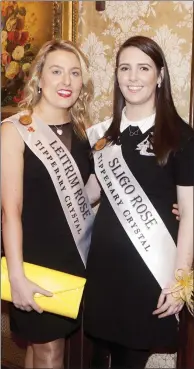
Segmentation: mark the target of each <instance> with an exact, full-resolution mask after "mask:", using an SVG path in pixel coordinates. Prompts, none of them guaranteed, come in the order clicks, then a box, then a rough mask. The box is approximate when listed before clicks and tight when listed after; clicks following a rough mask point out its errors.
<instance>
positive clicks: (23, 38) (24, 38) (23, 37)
mask: <svg viewBox="0 0 194 369" xmlns="http://www.w3.org/2000/svg"><path fill="white" fill-rule="evenodd" d="M28 38H29V33H28V32H27V31H24V32H22V34H21V38H20V41H19V44H20V45H21V46H23V45H25V43H26V42H27V41H28Z"/></svg>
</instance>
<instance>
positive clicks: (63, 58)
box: [39, 50, 83, 109]
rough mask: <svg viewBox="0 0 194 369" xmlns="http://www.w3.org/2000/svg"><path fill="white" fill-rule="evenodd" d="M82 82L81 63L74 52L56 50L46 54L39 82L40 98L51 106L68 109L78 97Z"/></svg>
mask: <svg viewBox="0 0 194 369" xmlns="http://www.w3.org/2000/svg"><path fill="white" fill-rule="evenodd" d="M82 83H83V80H82V71H81V65H80V62H79V59H78V58H77V56H76V55H75V54H74V53H72V52H69V51H65V50H56V51H53V52H51V53H49V54H48V55H47V57H46V61H45V64H44V67H43V70H42V74H41V78H40V82H39V87H40V88H41V89H42V95H41V99H44V101H45V102H47V103H48V104H50V105H52V106H53V107H56V108H65V109H68V108H70V107H72V106H73V105H74V103H75V102H76V100H77V99H78V97H79V94H80V92H81V89H82Z"/></svg>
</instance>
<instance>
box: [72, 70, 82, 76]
mask: <svg viewBox="0 0 194 369" xmlns="http://www.w3.org/2000/svg"><path fill="white" fill-rule="evenodd" d="M72 74H73V76H75V77H79V76H80V72H78V71H73V72H72Z"/></svg>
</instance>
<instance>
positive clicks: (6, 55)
mask: <svg viewBox="0 0 194 369" xmlns="http://www.w3.org/2000/svg"><path fill="white" fill-rule="evenodd" d="M10 61H11V56H10V54H9V53H8V52H7V51H4V52H3V53H2V54H1V63H2V65H3V66H5V65H7V64H9V63H10Z"/></svg>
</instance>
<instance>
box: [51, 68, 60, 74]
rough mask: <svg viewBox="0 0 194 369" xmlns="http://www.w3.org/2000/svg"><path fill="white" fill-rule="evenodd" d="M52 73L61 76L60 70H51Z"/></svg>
mask: <svg viewBox="0 0 194 369" xmlns="http://www.w3.org/2000/svg"><path fill="white" fill-rule="evenodd" d="M52 73H53V74H58V75H59V74H61V70H59V69H54V70H52Z"/></svg>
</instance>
